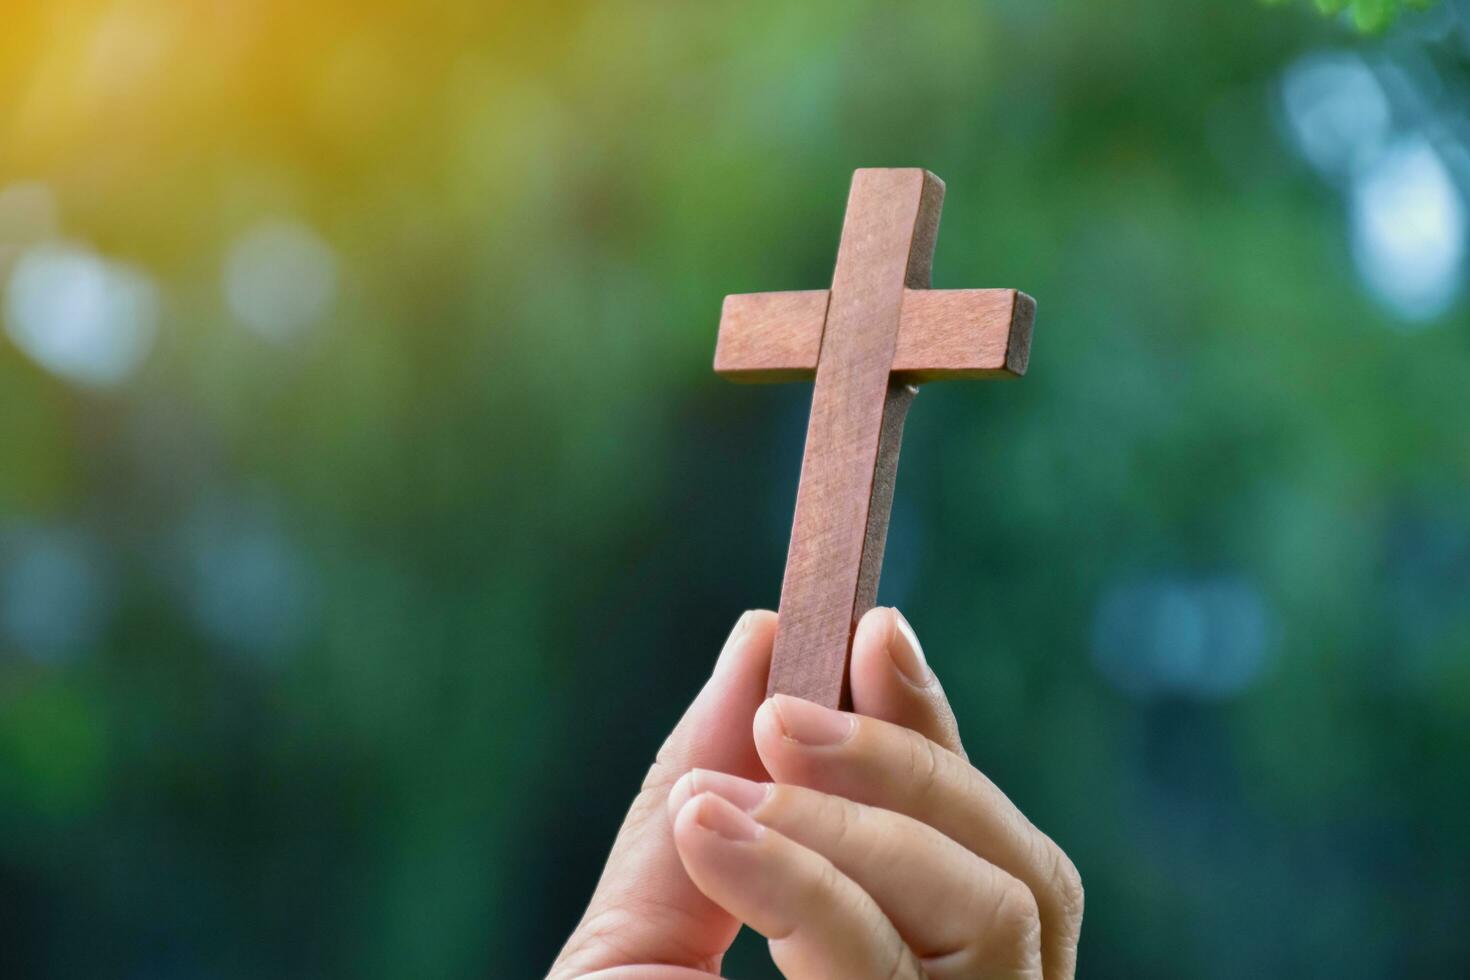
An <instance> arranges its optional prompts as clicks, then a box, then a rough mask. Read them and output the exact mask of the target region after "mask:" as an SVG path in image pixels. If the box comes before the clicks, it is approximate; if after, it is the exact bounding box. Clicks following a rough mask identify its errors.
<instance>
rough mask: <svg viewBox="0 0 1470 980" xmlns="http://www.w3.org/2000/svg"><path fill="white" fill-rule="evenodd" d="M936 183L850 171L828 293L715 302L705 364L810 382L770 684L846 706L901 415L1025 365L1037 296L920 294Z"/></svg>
mask: <svg viewBox="0 0 1470 980" xmlns="http://www.w3.org/2000/svg"><path fill="white" fill-rule="evenodd" d="M943 200H944V182H943V181H941V180H940V179H939V178H938V177H935V176H934V175H933V174H931V173H929V172H928V171H926V170H918V169H904V170H859V171H857V172H856V173H854V174H853V178H852V189H851V191H850V192H849V194H848V198H847V216H846V218H845V219H844V220H843V224H842V241H841V243H840V244H839V245H838V247H837V269H836V271H835V272H834V273H833V275H832V288H831V289H817V290H810V291H804V292H786V293H747V294H744V295H737V296H727V297H725V305H724V309H723V310H722V312H721V314H720V336H719V341H718V343H717V345H716V347H715V371H716V372H717V373H718V374H720V375H722V376H724V377H726V378H729V379H730V380H732V381H748V382H762V381H793V380H798V379H802V378H810V377H812V376H813V375H815V376H816V384H815V385H814V389H813V392H812V410H811V418H810V420H809V422H808V425H807V432H806V452H805V454H804V456H803V457H802V462H801V482H800V484H799V485H798V487H797V492H796V517H795V519H794V521H793V522H792V527H791V547H790V550H789V551H788V552H787V556H786V577H785V579H784V580H783V581H782V583H781V607H780V621H779V624H778V626H777V630H776V648H775V654H774V660H773V661H772V664H771V675H770V693H772V694H774V693H777V692H780V693H785V694H793V695H796V696H797V697H802V698H806V699H808V700H810V701H816V702H818V703H820V704H826V705H829V706H831V707H839V706H845V704H846V702H847V699H848V695H847V659H848V653H849V650H850V648H851V646H852V634H853V630H854V629H855V628H856V626H857V621H858V619H859V618H861V617H862V615H863V613H865V612H867V611H868V610H869V609H870V608H872V606H873V603H874V602H875V601H876V599H877V594H878V570H879V568H880V566H881V565H882V563H883V543H884V540H885V538H886V537H887V535H888V512H889V509H890V506H891V505H892V503H893V484H894V479H895V477H896V476H897V471H898V447H899V442H900V441H901V439H902V437H903V421H904V416H905V414H906V413H907V412H908V407H909V403H910V402H911V401H912V400H913V397H914V394H915V393H916V392H917V391H918V389H917V388H916V387H915V385H916V384H917V383H919V382H921V381H939V380H943V379H947V378H994V377H1017V376H1020V375H1022V374H1024V373H1025V372H1026V360H1027V357H1028V354H1029V352H1030V347H1031V322H1032V319H1033V318H1034V315H1035V312H1036V303H1035V301H1034V300H1032V299H1031V297H1030V296H1027V295H1026V294H1025V293H1022V292H1017V291H1016V290H1014V289H952V290H949V289H946V290H931V289H929V270H930V262H931V259H932V257H933V254H934V239H935V235H936V234H937V232H938V230H939V209H940V206H941V204H942V203H943Z"/></svg>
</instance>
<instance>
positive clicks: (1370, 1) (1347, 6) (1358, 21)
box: [1267, 0, 1438, 34]
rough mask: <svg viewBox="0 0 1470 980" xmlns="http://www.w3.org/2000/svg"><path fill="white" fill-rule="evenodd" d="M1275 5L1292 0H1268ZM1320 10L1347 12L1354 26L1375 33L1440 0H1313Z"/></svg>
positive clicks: (1334, 13)
mask: <svg viewBox="0 0 1470 980" xmlns="http://www.w3.org/2000/svg"><path fill="white" fill-rule="evenodd" d="M1267 2H1268V3H1271V4H1273V5H1280V4H1285V3H1289V2H1291V0H1267ZM1311 2H1312V4H1313V5H1314V6H1315V7H1316V8H1317V10H1318V11H1319V12H1321V13H1322V14H1324V15H1326V16H1328V17H1335V16H1337V15H1338V14H1341V13H1343V12H1347V13H1348V16H1349V17H1350V19H1351V21H1352V23H1353V26H1354V27H1356V28H1357V29H1358V30H1360V31H1362V32H1363V33H1365V34H1375V33H1379V32H1382V31H1384V30H1386V29H1388V27H1390V26H1391V25H1392V24H1393V23H1394V21H1396V20H1397V19H1398V18H1399V17H1400V16H1401V15H1402V14H1403V13H1404V12H1405V11H1410V10H1427V9H1429V8H1430V7H1432V6H1434V5H1435V3H1437V2H1438V0H1311Z"/></svg>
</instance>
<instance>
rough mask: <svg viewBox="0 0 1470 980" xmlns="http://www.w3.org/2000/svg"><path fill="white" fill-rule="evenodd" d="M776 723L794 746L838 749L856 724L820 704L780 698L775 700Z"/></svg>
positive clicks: (847, 716) (848, 717)
mask: <svg viewBox="0 0 1470 980" xmlns="http://www.w3.org/2000/svg"><path fill="white" fill-rule="evenodd" d="M775 708H776V720H777V721H779V722H780V723H781V730H782V731H783V732H785V734H786V737H787V738H789V739H791V740H792V741H793V742H800V743H802V744H803V745H836V744H837V743H839V742H842V741H845V740H846V739H847V737H848V736H849V735H851V734H852V727H853V720H852V716H851V715H845V714H843V713H842V712H840V711H833V710H832V709H831V708H824V707H822V706H821V705H820V704H813V703H812V702H810V701H803V700H802V699H801V698H793V697H791V696H790V695H786V694H778V695H776V697H775Z"/></svg>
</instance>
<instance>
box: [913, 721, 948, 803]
mask: <svg viewBox="0 0 1470 980" xmlns="http://www.w3.org/2000/svg"><path fill="white" fill-rule="evenodd" d="M907 743H908V768H909V781H910V784H911V788H912V790H913V792H914V793H915V794H916V795H917V796H918V798H919V799H921V800H927V799H929V798H930V797H931V796H932V795H933V793H934V790H935V787H936V786H937V785H938V783H939V780H940V773H941V770H942V768H943V765H944V760H943V759H942V758H941V757H940V754H939V747H938V746H936V745H935V744H934V743H933V742H931V741H929V740H928V739H927V738H925V737H924V736H922V735H920V734H918V733H917V732H910V733H909V734H908V738H907Z"/></svg>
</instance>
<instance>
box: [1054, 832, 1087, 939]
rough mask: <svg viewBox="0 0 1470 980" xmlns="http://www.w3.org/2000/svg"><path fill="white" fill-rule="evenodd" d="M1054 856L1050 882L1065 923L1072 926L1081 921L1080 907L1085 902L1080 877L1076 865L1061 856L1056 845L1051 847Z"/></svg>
mask: <svg viewBox="0 0 1470 980" xmlns="http://www.w3.org/2000/svg"><path fill="white" fill-rule="evenodd" d="M1051 849H1053V854H1054V865H1053V871H1051V882H1053V887H1055V889H1057V895H1058V896H1060V898H1061V909H1063V915H1066V918H1067V921H1069V924H1072V926H1076V924H1078V923H1080V921H1082V907H1083V904H1085V902H1083V899H1085V893H1083V890H1082V876H1080V874H1079V873H1078V865H1075V864H1073V862H1072V858H1069V857H1067V855H1066V854H1063V851H1061V848H1058V846H1057V845H1051Z"/></svg>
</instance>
